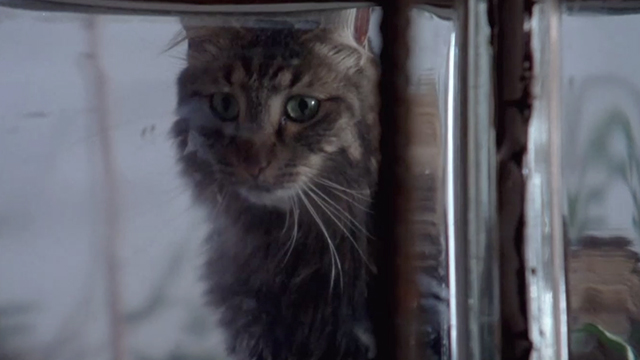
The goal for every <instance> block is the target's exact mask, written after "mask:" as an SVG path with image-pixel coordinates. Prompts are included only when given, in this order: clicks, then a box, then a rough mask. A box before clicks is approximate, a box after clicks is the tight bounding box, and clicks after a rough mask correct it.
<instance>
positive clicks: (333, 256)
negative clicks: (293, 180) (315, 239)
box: [300, 190, 343, 294]
mask: <svg viewBox="0 0 640 360" xmlns="http://www.w3.org/2000/svg"><path fill="white" fill-rule="evenodd" d="M303 191H304V190H302V191H300V198H301V199H302V201H303V202H304V203H305V205H306V206H307V209H309V213H311V216H312V217H313V218H314V219H315V221H316V222H317V223H318V226H320V230H322V232H323V233H324V236H325V238H326V239H327V244H328V245H329V251H330V252H331V283H330V284H329V294H331V293H332V292H333V283H334V281H335V276H336V263H337V264H338V274H339V276H340V291H342V289H343V279H342V265H341V264H340V257H339V256H338V252H337V251H336V248H335V246H334V245H333V243H332V242H331V238H330V237H329V233H328V232H327V229H326V228H325V227H324V224H323V223H322V221H321V220H320V217H319V216H318V214H317V213H316V211H315V210H314V209H313V206H311V204H310V203H309V201H308V200H307V197H306V196H304V192H303Z"/></svg>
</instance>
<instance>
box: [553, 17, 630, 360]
mask: <svg viewBox="0 0 640 360" xmlns="http://www.w3.org/2000/svg"><path fill="white" fill-rule="evenodd" d="M603 9H604V8H602V9H600V10H603ZM573 10H574V12H572V13H566V14H565V15H564V16H563V19H562V23H563V24H562V38H563V50H562V64H563V97H564V99H563V118H562V127H563V135H562V136H563V138H562V163H563V182H564V192H565V228H566V229H565V230H566V236H567V239H566V241H567V243H568V247H567V251H568V253H567V284H568V296H567V298H568V303H569V329H570V341H571V342H570V346H571V358H573V359H632V358H637V354H638V353H640V262H639V260H640V257H639V256H638V249H639V246H640V147H639V142H638V141H639V140H640V138H639V136H640V107H639V104H640V73H639V72H638V71H637V63H638V61H640V52H639V51H638V49H637V47H634V46H629V41H631V40H630V39H632V38H635V37H636V36H637V35H638V34H640V26H639V25H638V24H640V22H639V21H640V15H628V16H613V15H605V14H604V12H603V13H602V14H599V15H595V16H594V15H592V14H591V15H590V16H585V15H584V14H583V13H581V12H580V7H579V6H578V7H577V8H576V7H574V8H573ZM591 10H593V9H591ZM596 10H598V9H596Z"/></svg>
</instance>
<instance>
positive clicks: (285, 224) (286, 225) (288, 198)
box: [280, 197, 293, 235]
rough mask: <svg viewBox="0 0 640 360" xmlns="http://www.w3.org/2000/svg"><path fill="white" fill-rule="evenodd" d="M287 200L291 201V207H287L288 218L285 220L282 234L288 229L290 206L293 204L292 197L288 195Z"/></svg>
mask: <svg viewBox="0 0 640 360" xmlns="http://www.w3.org/2000/svg"><path fill="white" fill-rule="evenodd" d="M287 202H288V203H289V207H287V218H286V219H285V220H284V226H283V227H282V231H281V232H280V235H284V233H285V231H287V227H288V226H289V212H290V211H289V210H290V209H289V208H290V207H292V206H293V204H292V202H291V198H290V197H287Z"/></svg>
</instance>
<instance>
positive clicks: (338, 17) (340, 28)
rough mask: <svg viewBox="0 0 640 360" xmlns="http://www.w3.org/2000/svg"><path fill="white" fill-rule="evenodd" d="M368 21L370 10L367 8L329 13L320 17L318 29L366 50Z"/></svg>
mask: <svg viewBox="0 0 640 360" xmlns="http://www.w3.org/2000/svg"><path fill="white" fill-rule="evenodd" d="M370 19H371V9H370V8H368V7H363V8H357V9H349V10H341V11H331V12H327V13H325V14H323V15H321V16H320V22H321V25H320V27H321V28H324V29H329V30H330V31H331V32H332V33H333V34H334V36H335V37H338V38H342V39H344V40H347V39H348V40H352V41H355V43H356V44H357V45H358V46H360V47H362V48H364V49H366V50H368V46H369V45H368V44H369V21H370ZM350 42H351V41H350Z"/></svg>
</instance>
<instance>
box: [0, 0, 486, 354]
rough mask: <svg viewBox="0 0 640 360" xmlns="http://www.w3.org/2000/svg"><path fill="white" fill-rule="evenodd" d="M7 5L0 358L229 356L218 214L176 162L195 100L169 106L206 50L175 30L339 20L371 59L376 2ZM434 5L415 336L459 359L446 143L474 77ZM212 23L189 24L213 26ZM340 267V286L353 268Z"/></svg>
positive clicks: (417, 74)
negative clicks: (213, 243)
mask: <svg viewBox="0 0 640 360" xmlns="http://www.w3.org/2000/svg"><path fill="white" fill-rule="evenodd" d="M7 4H11V7H0V73H1V74H2V76H1V77H0V109H1V110H0V359H3V360H4V359H12V360H14V359H15V360H18V359H37V358H46V359H48V360H56V359H61V360H62V359H65V360H67V359H68V360H85V359H92V360H93V359H96V360H100V359H114V360H124V359H140V360H142V359H145V360H151V359H154V360H155V359H157V360H160V359H185V360H186V359H189V360H195V359H198V360H214V359H216V360H217V359H226V358H228V355H227V350H226V346H225V341H226V339H227V338H228V334H226V333H225V329H224V328H223V327H221V326H220V323H219V314H218V311H217V310H216V309H215V308H213V307H211V306H208V305H207V297H206V293H207V283H206V279H204V278H205V277H206V276H203V273H204V272H205V271H204V264H205V263H206V261H207V258H208V255H209V251H210V250H209V249H208V247H207V243H206V242H205V239H206V238H207V237H208V234H209V233H210V231H211V227H212V225H211V221H210V220H211V217H212V216H214V217H215V212H214V214H213V215H212V212H211V211H210V210H211V209H208V208H207V206H203V204H202V203H201V202H198V201H197V200H198V199H197V198H198V196H204V195H202V194H200V195H198V194H196V195H194V191H192V187H191V186H190V184H189V183H188V181H187V180H186V179H185V177H184V176H182V175H181V168H180V165H179V162H178V161H177V158H178V157H179V156H180V155H181V154H184V153H185V151H186V150H187V149H182V152H180V151H178V152H176V142H177V141H176V139H175V135H173V136H172V135H170V134H172V131H177V130H176V128H175V127H174V122H175V120H176V119H177V118H178V117H180V116H188V115H189V114H191V115H193V116H196V117H197V116H198V114H197V111H198V109H197V108H196V109H195V110H194V108H187V109H186V110H185V108H183V109H180V108H179V106H177V103H178V100H179V99H178V97H179V96H182V95H180V94H183V95H184V94H185V92H184V91H183V92H182V93H181V92H180V91H179V90H180V89H179V88H178V87H179V86H180V85H179V84H180V83H179V76H180V74H181V72H182V71H183V69H184V68H185V65H186V63H187V62H188V61H189V59H190V56H193V57H194V58H192V59H193V60H194V61H198V59H197V56H198V54H197V53H196V52H197V50H198V49H200V50H204V51H205V52H206V51H210V50H211V48H208V47H207V46H208V45H207V44H206V42H205V43H198V42H197V41H193V42H190V41H188V39H185V38H184V35H185V29H186V33H187V34H188V33H189V30H190V29H191V30H193V29H194V28H199V29H203V28H204V29H208V30H211V29H220V28H223V29H225V31H226V30H227V29H229V28H234V29H243V28H244V29H256V28H263V29H277V28H281V27H291V26H294V27H296V28H298V29H301V30H302V31H304V30H309V29H315V28H341V29H343V30H344V29H347V31H346V33H348V34H349V35H350V38H349V39H347V38H340V39H341V40H340V41H346V42H350V43H354V44H357V45H362V46H363V48H365V49H366V50H367V51H370V52H371V53H372V54H373V56H374V58H375V57H377V55H378V54H379V52H380V49H381V48H382V46H383V44H382V42H381V40H380V34H379V24H380V19H381V17H382V12H381V11H380V9H378V8H371V9H368V10H370V12H369V14H370V16H369V18H368V19H366V21H363V20H362V19H361V18H359V17H358V15H355V14H356V11H355V9H352V10H347V11H345V10H341V11H337V10H331V11H321V12H318V11H310V10H306V11H304V12H294V13H291V12H286V13H285V12H274V11H273V10H270V11H267V12H264V13H261V14H252V13H244V14H237V13H236V14H234V15H231V14H222V13H220V14H216V15H206V16H205V15H203V14H198V15H197V16H195V15H194V14H190V15H189V16H187V15H177V14H176V13H175V12H173V13H170V12H168V11H167V12H164V13H163V11H162V9H160V8H159V9H154V12H153V14H152V13H151V12H147V13H145V14H142V13H136V12H133V11H130V12H127V11H124V12H123V11H122V10H121V9H120V10H119V11H117V12H108V11H104V9H98V10H95V9H92V10H91V11H89V10H88V9H89V8H86V7H74V6H73V5H65V6H64V7H62V6H58V5H47V7H45V8H37V7H36V8H33V7H32V8H31V9H21V8H19V7H20V5H21V4H20V2H11V1H9V2H7ZM16 4H18V6H16ZM25 4H27V3H25ZM28 4H30V5H33V4H34V2H30V3H28ZM36 4H37V2H36ZM0 5H1V4H0ZM292 6H293V5H292ZM343 7H344V6H343ZM293 8H295V6H293ZM278 9H279V10H282V9H281V8H278ZM172 10H175V9H172ZM289 10H290V9H289ZM432 10H433V9H429V8H416V9H414V10H412V12H411V27H410V57H409V59H408V68H407V71H408V73H409V77H410V81H409V85H410V89H409V92H410V107H411V108H410V110H411V121H412V124H413V125H412V126H415V131H416V134H418V135H419V136H417V137H416V138H417V139H419V141H416V142H415V143H412V144H411V159H412V161H414V162H415V164H416V166H415V168H416V169H418V170H417V172H418V173H416V174H414V175H415V176H416V178H417V179H418V181H417V182H416V183H417V184H419V188H418V189H417V192H416V196H417V198H418V199H419V200H420V201H418V202H417V204H418V205H419V208H418V209H416V213H415V214H416V219H417V222H416V224H417V227H416V229H417V235H418V237H419V239H420V241H419V242H418V248H417V249H416V254H417V257H416V258H417V260H415V261H416V265H417V266H418V268H419V276H418V278H417V279H416V280H417V285H418V287H419V289H420V294H421V298H420V301H419V304H416V308H417V309H419V313H420V320H419V324H420V327H419V329H416V339H417V340H416V341H417V342H419V343H420V344H421V346H420V347H419V348H420V349H421V350H420V351H421V353H422V352H423V353H424V354H427V353H428V354H429V356H431V357H430V358H435V359H448V358H455V357H452V355H451V349H450V347H449V346H448V344H449V331H450V329H449V323H450V321H449V312H450V309H449V307H448V303H449V288H450V286H449V285H448V282H449V281H450V280H449V276H448V270H447V269H448V266H449V261H447V257H448V255H447V249H448V246H447V241H448V238H447V236H446V234H447V231H446V230H445V220H444V219H445V217H446V216H445V215H446V214H445V210H446V207H445V206H444V203H445V201H446V198H445V196H444V191H445V187H446V186H445V181H446V178H447V176H446V174H445V172H446V168H447V165H446V161H447V160H446V154H445V147H446V143H447V141H446V138H447V136H446V133H447V129H449V128H450V126H451V125H452V123H451V121H453V119H454V117H455V116H457V115H456V114H457V101H458V98H457V95H456V94H457V92H456V91H466V90H460V89H457V88H456V86H455V82H456V81H457V77H456V76H457V75H456V74H455V71H454V70H455V69H456V67H457V66H458V63H457V60H456V59H457V52H456V46H457V45H456V37H455V34H456V26H457V24H456V21H454V20H455V17H454V16H452V14H451V13H446V14H444V15H443V13H441V12H437V11H432ZM225 11H228V9H227V10H225ZM243 11H246V7H245V8H244V10H243ZM481 11H486V9H484V8H483V9H482V10H481ZM345 14H347V15H345ZM292 24H293V25H292ZM206 33H207V31H204V33H198V32H197V31H196V33H195V35H194V38H195V37H198V36H205V37H206V36H214V35H211V34H210V33H209V34H206ZM203 34H205V35H203ZM214 34H215V31H214ZM187 37H188V36H187ZM271 40H272V41H275V42H274V43H273V46H274V48H276V49H279V51H285V52H288V51H289V50H291V47H290V46H289V45H288V44H289V43H288V42H287V41H288V40H287V39H275V40H274V39H271ZM265 41H266V40H265ZM321 50H322V49H321ZM211 51H212V50H211ZM247 51H248V50H247ZM272 55H273V56H278V55H281V54H275V53H274V54H272ZM244 60H246V61H250V60H252V57H251V56H248V57H245V59H244ZM240 66H241V67H242V66H244V67H245V68H244V70H250V69H247V67H248V68H250V67H251V66H252V65H251V64H240ZM255 66H257V67H258V68H259V66H260V65H259V64H258V65H255ZM258 68H256V69H258ZM272 70H273V69H272ZM265 71H266V70H265ZM258 72H259V71H258ZM222 75H228V76H229V77H231V78H232V77H233V76H234V73H233V71H231V72H229V73H228V74H222ZM304 75H305V74H292V75H291V76H292V77H294V78H295V77H296V76H297V77H304ZM196 80H197V79H196ZM280 80H282V79H280ZM289 80H291V79H289ZM320 80H323V79H319V80H318V81H320ZM329 85H330V84H329ZM486 85H487V84H484V85H483V86H486ZM484 89H485V90H487V91H488V87H487V88H484ZM197 91H203V90H202V89H198V90H197ZM197 91H196V92H197ZM225 94H227V93H226V92H221V93H220V94H217V93H216V95H212V98H211V104H209V105H208V106H211V107H212V109H213V110H211V108H209V109H210V110H211V111H216V114H217V116H220V117H223V118H225V117H226V118H227V119H228V120H232V119H233V118H234V117H236V116H239V115H237V114H236V110H239V111H238V113H240V112H241V111H248V110H246V109H245V108H243V107H242V106H243V104H241V103H240V104H238V103H235V102H234V100H233V98H231V99H230V98H229V97H228V96H227V95H225ZM348 95H349V96H351V95H354V94H348ZM185 96H186V95H185ZM485 100H486V99H485ZM301 101H302V102H304V104H302V103H301ZM482 101H484V100H482ZM287 104H288V105H287V110H286V111H288V114H289V115H288V116H289V117H290V119H289V120H290V121H298V122H303V121H305V119H306V117H307V115H309V111H311V112H313V111H316V110H317V109H316V108H315V105H314V104H315V103H314V99H309V98H308V97H299V98H296V101H295V102H290V103H287ZM300 104H302V105H300ZM483 104H484V105H483V106H485V105H486V104H487V103H483ZM237 105H239V106H238V108H236V106H237ZM289 105H291V106H289ZM301 106H302V107H301ZM320 106H322V105H320ZM177 107H178V110H176V108H177ZM243 109H245V110H243ZM181 111H182V112H181ZM189 111H195V112H196V114H195V115H194V114H193V113H189ZM318 111H321V110H318ZM309 116H311V115H309ZM172 129H173V130H172ZM178 130H179V129H178ZM173 134H175V132H173ZM188 140H189V141H193V142H194V143H196V145H193V144H191V145H193V146H195V147H198V146H201V145H202V143H198V142H197V141H198V139H197V138H195V137H194V138H188ZM354 141H357V139H356V137H354ZM453 141H455V140H453ZM198 144H199V145H198ZM353 149H355V148H353ZM191 150H193V149H191ZM330 150H331V149H330V146H329V147H327V148H325V149H324V151H330ZM357 150H358V149H355V150H353V151H354V154H357ZM360 150H362V149H360ZM195 151H196V152H197V151H199V149H195ZM367 155H370V154H367ZM354 156H356V155H354ZM243 159H244V160H246V159H245V158H243ZM244 160H243V161H244ZM363 161H369V160H368V158H367V159H366V160H363ZM245 165H246V164H245ZM263 169H264V168H260V167H258V169H257V171H258V173H257V174H258V175H259V174H260V171H262V170H263ZM245 170H247V171H248V172H247V173H249V172H251V171H252V170H251V169H249V168H247V169H245ZM325 185H327V186H329V187H330V189H329V191H331V192H333V193H337V194H342V196H350V194H349V192H348V189H345V188H340V187H339V186H338V187H335V186H334V187H332V188H331V184H326V183H325ZM334 185H335V184H334ZM345 191H346V192H345ZM218 195H220V194H218ZM314 196H315V197H314ZM353 196H355V197H358V196H362V195H359V194H357V193H353ZM322 199H323V198H322V194H318V193H315V195H313V194H309V195H308V199H306V201H309V202H310V203H311V202H312V201H315V202H316V204H317V206H316V207H315V209H316V210H317V211H325V212H326V213H327V214H329V215H328V216H329V218H326V220H327V221H331V220H328V219H334V220H335V217H338V216H340V215H341V214H340V212H339V209H337V210H335V209H334V210H333V211H332V210H331V209H332V208H331V206H332V205H331V204H328V203H327V202H323V201H322ZM218 200H222V198H218ZM306 201H305V200H302V198H301V199H300V202H298V203H296V205H294V207H296V210H295V211H293V212H292V213H291V216H287V217H286V221H287V222H286V223H285V225H284V230H283V231H285V230H286V229H289V230H288V231H289V232H291V231H293V229H294V226H293V224H294V223H295V222H296V219H295V214H298V211H299V208H298V207H299V206H304V205H305V203H306ZM287 214H289V212H287ZM331 215H333V216H331ZM345 221H347V222H346V223H344V224H345V225H344V226H345V227H347V225H348V224H349V221H348V220H345ZM336 223H338V222H337V221H336ZM357 226H358V224H355V225H354V224H351V228H350V230H351V231H356V230H357V229H355V230H354V228H355V227H357ZM343 230H345V229H344V228H343ZM345 231H346V230H345ZM292 238H295V236H293V237H292ZM287 240H289V238H287ZM288 244H290V243H288ZM294 245H295V244H294ZM296 246H300V245H299V244H298V245H296ZM319 249H321V248H319ZM324 250H326V251H329V250H330V248H326V249H324ZM294 254H295V253H294ZM339 275H342V276H345V275H344V274H337V275H336V277H335V282H332V285H333V284H335V286H339V285H338V281H340V280H342V281H345V279H347V278H346V277H343V278H341V279H340V278H339ZM347 275H348V274H347ZM325 285H327V286H329V284H328V283H327V284H325ZM342 286H347V285H346V283H343V284H342ZM327 291H329V290H328V289H327ZM358 336H360V335H358ZM360 339H361V341H362V342H363V343H364V346H365V347H368V348H369V350H370V348H372V347H373V348H375V346H371V343H370V342H369V341H368V340H367V337H366V336H361V337H360ZM362 339H364V340H362Z"/></svg>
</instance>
